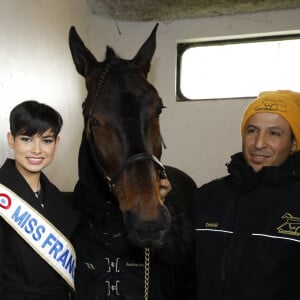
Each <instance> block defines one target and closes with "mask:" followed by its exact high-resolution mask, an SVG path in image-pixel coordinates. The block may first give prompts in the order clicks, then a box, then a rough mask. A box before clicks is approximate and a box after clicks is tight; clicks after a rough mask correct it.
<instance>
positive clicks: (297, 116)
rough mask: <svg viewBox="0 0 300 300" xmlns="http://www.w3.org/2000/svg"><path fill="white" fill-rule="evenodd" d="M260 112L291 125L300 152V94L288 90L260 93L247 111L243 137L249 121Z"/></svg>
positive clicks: (244, 118)
mask: <svg viewBox="0 0 300 300" xmlns="http://www.w3.org/2000/svg"><path fill="white" fill-rule="evenodd" d="M260 112H261V113H274V114H278V115H280V116H281V117H283V118H284V119H285V120H286V121H287V122H288V123H289V124H290V126H291V128H292V131H293V134H294V136H295V139H296V142H297V150H300V93H298V92H293V91H288V90H278V91H269V92H262V93H260V94H259V95H258V97H257V98H256V99H255V100H254V101H253V102H252V103H250V104H249V106H248V107H247V108H246V110H245V113H244V117H243V121H242V125H241V133H242V136H243V135H244V129H245V125H246V123H247V121H248V119H249V118H250V117H251V116H253V115H254V114H256V113H260Z"/></svg>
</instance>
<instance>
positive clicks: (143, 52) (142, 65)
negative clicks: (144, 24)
mask: <svg viewBox="0 0 300 300" xmlns="http://www.w3.org/2000/svg"><path fill="white" fill-rule="evenodd" d="M157 27H158V23H156V25H155V26H154V28H153V30H152V32H151V34H150V36H149V37H148V39H147V40H146V41H145V42H144V44H143V45H142V47H141V48H140V50H139V51H138V53H137V54H136V55H135V57H134V58H133V59H132V62H133V63H134V64H135V65H136V66H137V67H138V68H139V69H140V71H141V72H142V73H143V74H144V75H145V77H147V75H148V73H149V70H150V66H151V60H152V57H153V54H154V51H155V48H156V31H157Z"/></svg>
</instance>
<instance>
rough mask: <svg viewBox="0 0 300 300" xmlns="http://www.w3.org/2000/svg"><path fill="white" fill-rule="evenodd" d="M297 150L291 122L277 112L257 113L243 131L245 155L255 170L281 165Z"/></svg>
mask: <svg viewBox="0 0 300 300" xmlns="http://www.w3.org/2000/svg"><path fill="white" fill-rule="evenodd" d="M295 150H296V141H295V140H294V139H293V138H292V129H291V127H290V125H289V123H288V122H287V121H286V120H285V119H284V118H282V117H281V116H280V115H278V114H275V113H256V114H254V115H253V116H251V117H250V118H249V119H248V121H247V123H246V125H245V129H244V132H243V155H244V158H245V160H246V161H247V163H248V164H249V165H250V166H251V167H252V168H253V170H254V171H255V172H258V171H260V170H261V168H262V167H265V166H280V165H281V164H282V163H283V162H284V161H285V160H286V159H287V158H288V156H289V155H290V154H291V153H292V152H293V151H295Z"/></svg>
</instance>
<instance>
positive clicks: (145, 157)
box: [83, 63, 167, 190]
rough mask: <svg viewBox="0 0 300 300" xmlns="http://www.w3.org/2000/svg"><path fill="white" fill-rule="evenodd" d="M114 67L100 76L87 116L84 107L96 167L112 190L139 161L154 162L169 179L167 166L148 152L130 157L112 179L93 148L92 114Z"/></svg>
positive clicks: (105, 70)
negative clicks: (125, 172) (130, 167)
mask: <svg viewBox="0 0 300 300" xmlns="http://www.w3.org/2000/svg"><path fill="white" fill-rule="evenodd" d="M112 66H113V64H111V63H108V64H106V65H105V67H104V69H103V71H102V73H101V74H100V76H99V79H98V83H97V90H96V94H95V97H94V98H93V101H92V103H91V105H90V108H89V110H88V113H87V114H86V113H85V111H86V107H84V106H83V115H84V117H85V134H86V138H87V141H88V145H89V148H90V151H91V153H92V155H93V158H94V160H95V162H96V167H97V169H98V171H100V173H102V175H103V176H104V179H105V181H106V182H107V184H108V187H109V189H110V190H112V189H113V188H114V186H115V185H116V183H117V181H118V180H119V178H120V176H121V174H122V173H123V171H124V170H125V169H126V168H127V167H128V166H129V165H131V164H133V163H135V162H137V161H141V160H147V161H149V160H150V161H152V162H154V163H155V164H156V165H157V166H158V168H159V175H160V177H161V178H167V172H166V168H165V166H164V165H163V164H162V163H161V162H160V160H159V159H158V158H157V157H156V156H154V155H153V154H150V153H146V152H142V153H137V154H134V155H131V156H129V157H128V158H127V159H126V160H125V161H124V162H123V164H122V165H121V166H120V168H119V169H118V170H117V171H116V173H115V174H114V175H113V176H112V177H110V176H108V173H107V171H106V170H105V169H104V168H103V166H102V165H101V164H100V162H99V159H98V157H97V155H96V151H95V149H94V146H93V143H92V140H91V128H90V119H91V116H92V112H93V110H94V108H95V105H96V100H97V97H98V95H99V93H100V90H101V88H102V86H103V84H104V81H105V79H106V76H107V74H108V73H109V72H110V70H111V68H112ZM161 139H162V137H161ZM162 144H163V146H164V147H165V143H164V141H163V139H162Z"/></svg>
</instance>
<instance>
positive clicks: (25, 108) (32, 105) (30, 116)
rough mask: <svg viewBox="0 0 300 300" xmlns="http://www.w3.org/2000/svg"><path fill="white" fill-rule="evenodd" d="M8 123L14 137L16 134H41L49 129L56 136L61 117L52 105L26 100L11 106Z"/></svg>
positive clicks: (61, 120) (61, 123)
mask: <svg viewBox="0 0 300 300" xmlns="http://www.w3.org/2000/svg"><path fill="white" fill-rule="evenodd" d="M9 123H10V131H11V134H12V135H13V136H14V137H15V136H16V135H27V136H34V135H36V134H38V135H42V134H43V133H44V132H45V131H47V130H48V129H51V130H52V131H53V134H54V137H55V138H56V137H57V136H58V134H59V132H60V130H61V127H62V125H63V119H62V117H61V115H60V114H59V113H58V112H57V111H56V110H55V109H53V108H52V107H50V106H48V105H46V104H43V103H39V102H37V101H35V100H28V101H24V102H22V103H20V104H18V105H17V106H15V107H14V108H13V110H12V111H11V113H10V116H9Z"/></svg>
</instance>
